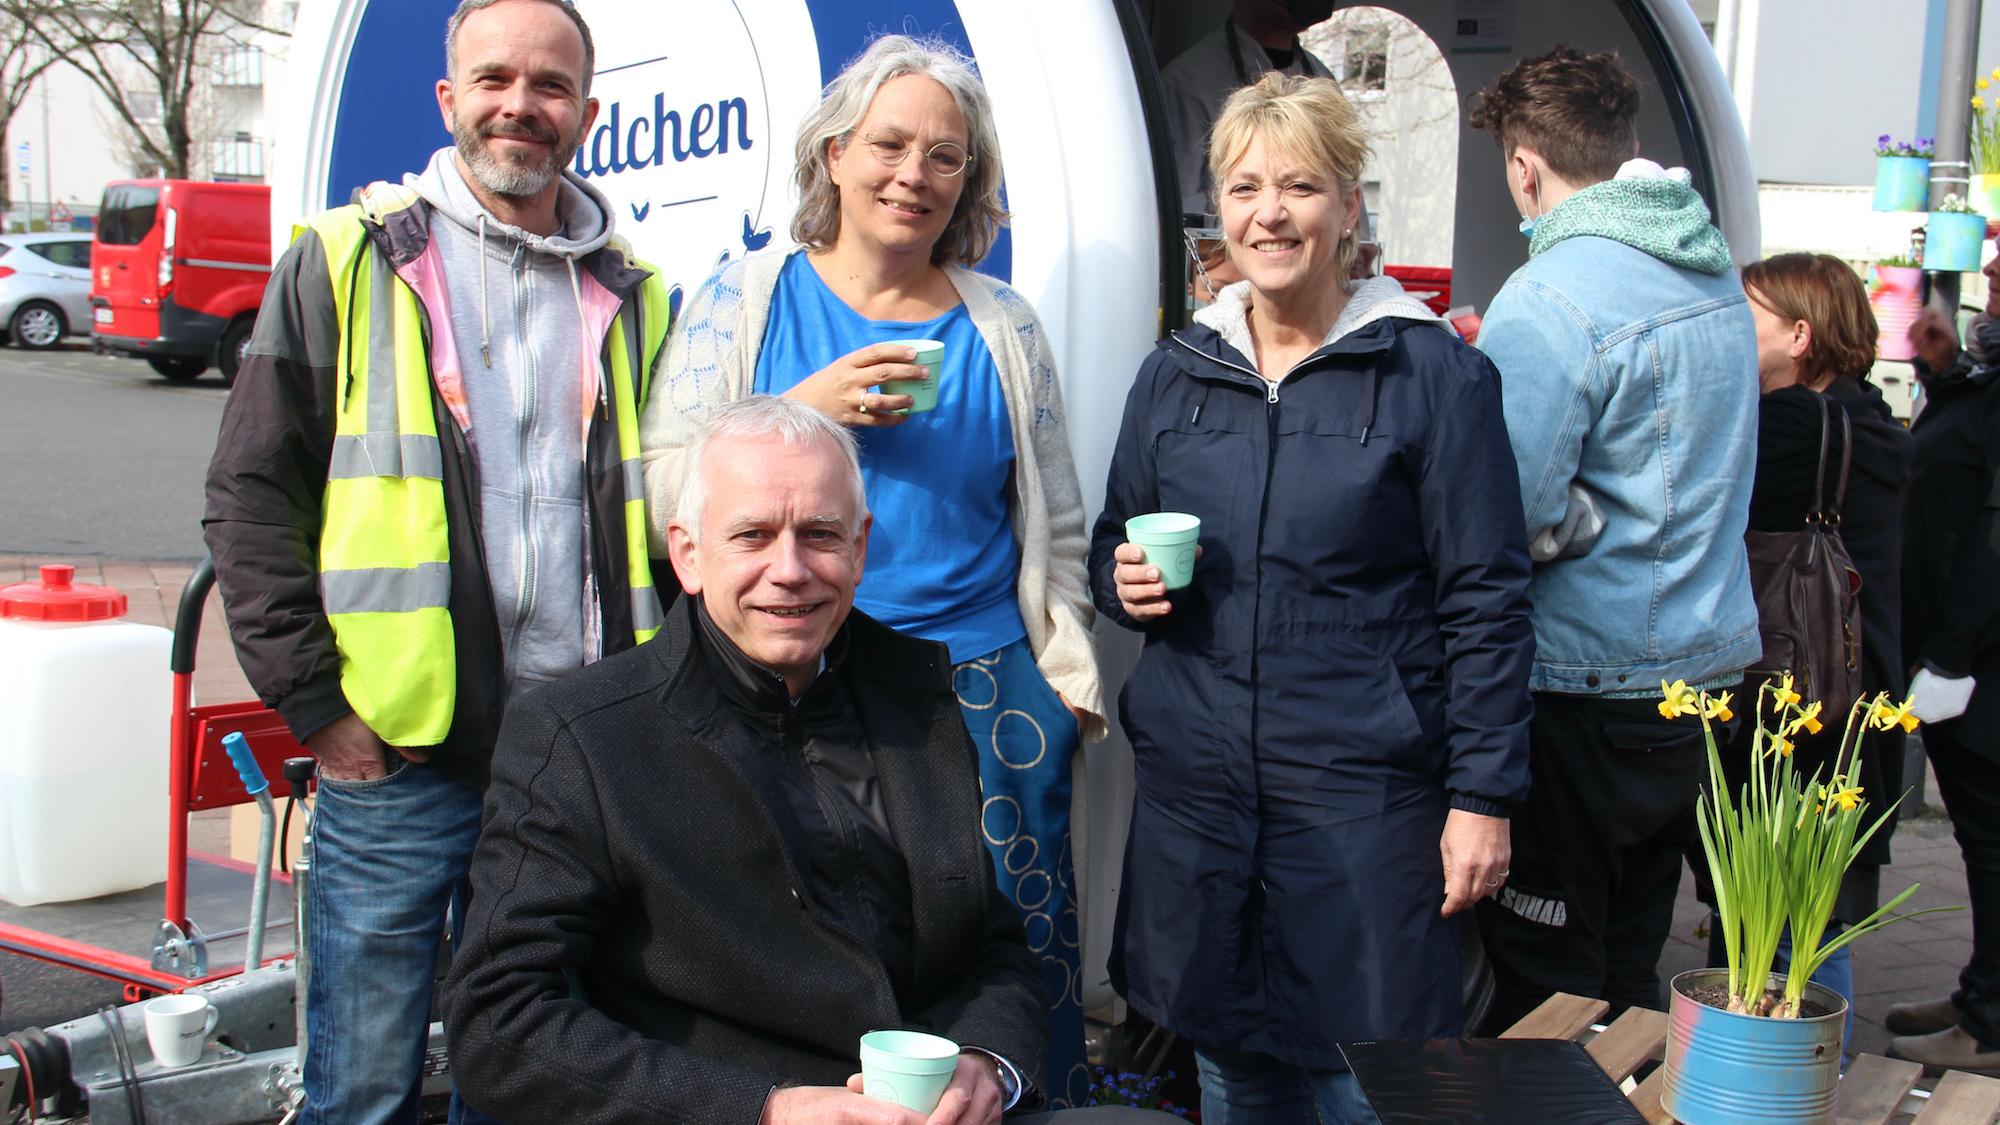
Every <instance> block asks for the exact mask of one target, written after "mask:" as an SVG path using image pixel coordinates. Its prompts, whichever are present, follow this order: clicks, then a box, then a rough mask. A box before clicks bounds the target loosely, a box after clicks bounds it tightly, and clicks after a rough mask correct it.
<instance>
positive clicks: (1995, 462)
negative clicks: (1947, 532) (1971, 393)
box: [1919, 390, 2000, 677]
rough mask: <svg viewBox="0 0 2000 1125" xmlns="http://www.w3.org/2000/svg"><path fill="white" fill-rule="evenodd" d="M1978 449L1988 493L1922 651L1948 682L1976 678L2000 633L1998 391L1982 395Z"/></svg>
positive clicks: (1961, 549)
mask: <svg viewBox="0 0 2000 1125" xmlns="http://www.w3.org/2000/svg"><path fill="white" fill-rule="evenodd" d="M1980 400H1981V401H1980V405H1979V411H1980V417H1979V421H1978V425H1977V429H1976V430H1975V431H1974V433H1975V434H1976V435H1977V440H1976V442H1975V444H1976V445H1977V447H1978V449H1979V455H1980V460H1981V462H1982V464H1981V476H1982V477H1983V478H1984V480H1985V493H1984V495H1983V496H1982V497H1981V499H1980V505H1979V509H1978V511H1977V513H1976V514H1975V515H1974V516H1973V519H1972V526H1971V527H1968V528H1967V529H1966V531H1965V535H1964V536H1963V537H1962V538H1961V539H1960V540H1959V548H1958V558H1957V560H1956V562H1955V563H1954V565H1953V566H1952V570H1951V584H1950V586H1949V587H1947V589H1946V591H1945V595H1944V599H1943V601H1942V602H1940V603H1939V605H1938V614H1937V625H1936V627H1935V628H1934V629H1933V630H1932V631H1931V635H1930V636H1929V637H1927V638H1924V639H1923V640H1922V642H1921V644H1922V647H1921V649H1920V650H1919V651H1920V653H1921V656H1922V660H1923V663H1924V664H1925V665H1926V666H1927V667H1929V668H1930V669H1931V670H1932V671H1934V672H1937V673H1939V674H1940V675H1946V676H1954V677H1956V676H1969V675H1971V674H1972V666H1973V658H1974V657H1975V656H1977V655H1978V653H1979V650H1981V649H1983V648H1986V647H1988V646H1990V645H1992V644H1994V643H1996V641H2000V636H1996V628H2000V390H1984V391H1982V392H1981V393H1980Z"/></svg>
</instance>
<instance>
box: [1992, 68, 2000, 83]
mask: <svg viewBox="0 0 2000 1125" xmlns="http://www.w3.org/2000/svg"><path fill="white" fill-rule="evenodd" d="M1992 77H1993V81H1995V82H2000V66H1996V67H1994V68H1993V76H1992Z"/></svg>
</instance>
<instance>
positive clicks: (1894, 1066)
mask: <svg viewBox="0 0 2000 1125" xmlns="http://www.w3.org/2000/svg"><path fill="white" fill-rule="evenodd" d="M1610 1011H1611V1005H1610V1004H1608V1003H1606V1002H1605V1001H1603V1000H1592V999H1589V998H1588V997H1584V996H1571V995H1569V994H1568V993H1565V992H1558V993H1556V994H1555V995H1554V996H1551V997H1549V998H1548V1000H1546V1001H1544V1002H1543V1004H1542V1006H1541V1007H1539V1008H1536V1009H1535V1010H1534V1011H1532V1012H1529V1013H1528V1014H1527V1015H1526V1016H1525V1017H1523V1018H1522V1020H1521V1022H1519V1023H1517V1024H1515V1025H1514V1026H1513V1027H1510V1028H1508V1029H1507V1031H1506V1032H1505V1033H1504V1034H1502V1035H1501V1036H1500V1037H1501V1038H1502V1039H1572V1040H1574V1039H1582V1038H1583V1037H1584V1036H1585V1035H1587V1034H1588V1033H1589V1032H1590V1029H1591V1027H1592V1026H1593V1025H1594V1024H1596V1023H1597V1022H1598V1021H1599V1020H1602V1019H1603V1018H1604V1017H1605V1015H1606V1014H1608V1013H1609V1012H1610ZM1667 1027H1668V1024H1667V1014H1666V1013H1665V1012H1655V1011H1652V1010H1651V1009H1647V1008H1631V1009H1628V1010H1627V1011H1626V1012H1625V1014H1624V1015H1621V1016H1619V1017H1618V1018H1617V1019H1616V1020H1614V1021H1612V1024H1611V1026H1609V1027H1607V1028H1605V1029H1604V1030H1603V1031H1601V1032H1598V1033H1597V1034H1596V1035H1595V1036H1592V1037H1591V1038H1589V1039H1587V1040H1586V1041H1585V1042H1584V1049H1585V1050H1587V1051H1589V1052H1590V1057H1591V1058H1593V1059H1596V1060H1597V1065H1599V1066H1601V1067H1603V1068H1604V1073H1606V1074H1608V1075H1610V1076H1611V1080H1612V1081H1613V1082H1619V1083H1623V1082H1624V1081H1625V1080H1626V1079H1627V1078H1630V1077H1632V1075H1634V1074H1635V1073H1637V1072H1638V1071H1639V1070H1640V1069H1641V1068H1643V1067H1644V1066H1645V1065H1646V1064H1647V1063H1648V1062H1651V1061H1653V1060H1656V1059H1660V1058H1663V1057H1665V1052H1666V1045H1667ZM1922 1076H1923V1068H1922V1067H1920V1066H1918V1065H1917V1064H1916V1063H1913V1062H1904V1061H1901V1060H1898V1059H1885V1058H1880V1057H1878V1056H1875V1055H1856V1056H1854V1059H1853V1061H1852V1062H1850V1063H1849V1064H1848V1067H1847V1073H1846V1074H1844V1075H1842V1076H1841V1079H1840V1089H1839V1093H1838V1094H1837V1095H1836V1099H1835V1103H1834V1109H1833V1120H1834V1122H1835V1125H1887V1123H1888V1122H1890V1121H1891V1120H1894V1119H1896V1118H1897V1117H1898V1115H1901V1114H1907V1113H1908V1112H1910V1111H1909V1110H1908V1109H1906V1108H1905V1102H1906V1101H1907V1100H1908V1099H1909V1097H1910V1094H1911V1092H1912V1091H1913V1090H1915V1089H1916V1085H1917V1079H1918V1078H1920V1077H1922ZM1665 1083H1666V1070H1665V1069H1664V1068H1661V1067H1655V1068H1654V1069H1653V1072H1652V1074H1650V1075H1648V1076H1647V1077H1646V1079H1645V1080H1644V1081H1642V1082H1640V1083H1639V1084H1638V1085H1637V1086H1635V1087H1633V1089H1632V1092H1631V1093H1630V1094H1629V1095H1627V1096H1628V1097H1629V1099H1630V1100H1631V1102H1632V1105H1633V1107H1634V1108H1636V1109H1638V1111H1639V1113H1640V1115H1641V1116H1643V1117H1645V1119H1646V1120H1647V1121H1648V1122H1649V1123H1651V1125H1673V1120H1674V1119H1673V1118H1672V1117H1671V1116H1669V1115H1668V1114H1667V1112H1666V1111H1665V1110H1664V1109H1661V1108H1660V1091H1661V1088H1662V1087H1663V1086H1664V1085H1665ZM1997 1120H2000V1079H1995V1078H1987V1077H1984V1076H1982V1075H1977V1074H1967V1073H1965V1072H1963V1071H1956V1070H1954V1071H1950V1072H1948V1073H1947V1074H1946V1075H1945V1076H1944V1077H1943V1078H1941V1079H1939V1080H1938V1083H1937V1086H1936V1087H1935V1088H1934V1089H1932V1090H1931V1091H1930V1094H1929V1097H1928V1098H1927V1099H1924V1100H1923V1101H1922V1104H1921V1108H1919V1109H1917V1110H1916V1116H1915V1118H1914V1120H1913V1122H1912V1125H1994V1122H1995V1121H1997Z"/></svg>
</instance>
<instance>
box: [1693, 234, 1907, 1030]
mask: <svg viewBox="0 0 2000 1125" xmlns="http://www.w3.org/2000/svg"><path fill="white" fill-rule="evenodd" d="M1743 289H1744V292H1745V294H1746V295H1748V297H1749V298H1750V313H1751V316H1752V317H1753V318H1754V319H1755V321H1756V324H1757V383H1758V389H1759V390H1760V391H1761V397H1760V398H1759V399H1758V403H1757V474H1756V478H1755V481H1754V483H1753V484H1752V486H1751V492H1750V531H1751V532H1752V533H1757V532H1790V531H1797V530H1799V529H1800V528H1802V527H1804V526H1805V522H1806V517H1807V515H1808V514H1809V513H1810V512H1811V511H1812V509H1813V504H1814V497H1815V496H1816V495H1819V494H1820V490H1821V489H1824V495H1825V497H1826V498H1827V499H1828V500H1829V501H1833V500H1834V498H1835V497H1836V496H1837V495H1838V490H1839V488H1840V486H1841V481H1840V477H1841V464H1840V463H1841V453H1840V450H1841V445H1842V441H1841V415H1842V414H1843V413H1844V414H1845V415H1846V416H1847V425H1848V429H1849V430H1850V432H1851V433H1852V434H1853V454H1852V460H1851V466H1850V469H1849V472H1848V474H1847V492H1846V496H1845V498H1844V500H1840V501H1834V502H1835V503H1837V504H1838V507H1839V512H1840V527H1839V530H1840V538H1841V541H1842V542H1843V543H1844V544H1845V545H1846V547H1847V553H1848V556H1849V558H1850V559H1851V560H1852V561H1853V563H1854V569H1855V570H1856V571H1858V572H1860V574H1861V592H1860V599H1861V665H1862V667H1861V687H1862V691H1863V692H1864V693H1865V694H1867V695H1873V694H1875V693H1876V692H1888V693H1889V695H1890V697H1891V698H1894V699H1901V698H1902V697H1903V691H1904V688H1905V686H1906V684H1905V676H1904V674H1903V665H1902V649H1903V646H1902V613H1903V604H1902V589H1901V585H1900V582H1901V571H1902V553H1903V525H1902V520H1903V495H1904V493H1905V491H1906V490H1907V489H1908V487H1909V483H1910V434H1909V431H1907V430H1905V429H1904V428H1903V424H1902V423H1901V422H1899V421H1897V420H1896V418H1895V416H1894V415H1893V414H1891V413H1890V412H1889V406H1888V404H1887V403H1886V402H1884V401H1883V400H1882V392H1881V391H1880V390H1879V389H1877V388H1876V387H1875V386H1874V385H1873V384H1871V383H1870V382H1869V381H1868V372H1869V369H1870V368H1871V367H1873V366H1874V364H1875V339H1876V334H1877V329H1876V326H1875V314H1874V312H1873V310H1871V309H1870V308H1869V306H1868V294H1867V292H1866V291H1865V290H1864V289H1863V288H1862V286H1861V279H1860V278H1859V277H1857V276H1856V275H1855V273H1854V270H1853V268H1852V267H1850V266H1849V265H1848V264H1847V263H1845V262H1843V261H1841V260H1840V259H1838V258H1835V257H1832V256H1830V255H1827V254H1779V255H1777V256H1776V257H1772V258H1766V259H1764V260H1763V261H1761V262H1754V263H1752V264H1751V265H1749V266H1746V267H1745V268H1744V270H1743ZM1822 402H1823V403H1824V404H1825V407H1826V408H1827V409H1824V410H1823V409H1822ZM1822 426H1826V427H1829V429H1828V441H1827V445H1826V450H1827V454H1826V460H1825V473H1826V475H1825V478H1824V480H1822V481H1815V480H1814V477H1815V476H1816V475H1817V473H1818V471H1819V468H1820V465H1821V456H1820V453H1821V444H1820V439H1821V432H1822ZM1749 690H1750V688H1749V686H1748V685H1747V684H1746V686H1745V688H1744V691H1745V692H1746V694H1747V693H1748V691H1749ZM1823 721H1824V728H1823V729H1822V730H1821V732H1820V733H1819V734H1817V735H1812V734H1807V733H1805V732H1804V731H1800V732H1798V734H1797V735H1796V737H1795V738H1794V739H1793V741H1794V744H1795V745H1796V747H1797V749H1796V750H1795V751H1794V753H1793V761H1794V762H1795V763H1796V766H1795V768H1796V769H1797V770H1798V771H1799V773H1800V775H1801V776H1811V775H1812V774H1813V772H1814V771H1818V772H1819V774H1820V775H1821V777H1822V779H1824V778H1825V777H1826V776H1829V775H1831V774H1832V773H1833V772H1834V770H1835V768H1836V766H1835V763H1834V757H1835V755H1836V753H1837V752H1838V750H1839V747H1840V735H1841V730H1842V728H1843V723H1844V719H1843V717H1842V716H1839V715H1834V716H1827V717H1824V720H1823ZM1754 731H1755V727H1754V725H1753V724H1751V723H1743V724H1740V725H1739V727H1738V728H1737V734H1736V739H1735V742H1734V743H1733V745H1732V747H1731V752H1729V753H1725V754H1724V755H1723V766H1724V769H1725V771H1726V772H1727V773H1728V774H1729V777H1730V786H1731V788H1734V787H1735V786H1736V785H1738V784H1740V783H1741V782H1742V781H1743V780H1744V779H1745V778H1746V776H1747V774H1746V771H1747V770H1748V768H1749V762H1750V752H1751V738H1752V736H1753V734H1754ZM1903 737H1904V736H1903V731H1902V729H1901V728H1900V727H1897V728H1893V729H1891V730H1888V731H1885V732H1876V733H1871V734H1870V735H1869V737H1868V741H1867V743H1866V747H1865V749H1866V752H1865V753H1863V754H1861V755H1860V756H1859V776H1858V777H1856V778H1855V779H1854V782H1853V783H1855V784H1858V785H1860V786H1861V789H1862V792H1863V793H1864V794H1865V795H1866V797H1867V799H1868V802H1869V803H1870V804H1871V805H1873V806H1874V807H1875V808H1878V809H1887V808H1888V807H1889V806H1890V805H1891V804H1893V803H1894V802H1895V800H1896V798H1897V797H1899V796H1901V795H1902V792H1903ZM1894 829H1895V822H1894V821H1893V820H1891V821H1890V822H1889V823H1888V824H1887V825H1885V826H1884V827H1883V829H1882V830H1881V831H1879V832H1877V833H1876V834H1875V835H1874V836H1873V837H1872V838H1871V839H1870V840H1869V841H1868V843H1867V844H1866V846H1864V847H1863V848H1862V850H1861V855H1860V856H1859V858H1857V859H1856V860H1855V862H1854V864H1853V866H1851V867H1849V868H1848V870H1847V876H1846V878H1845V879H1844V880H1843V881H1842V882H1841V885H1840V897H1839V900H1838V901H1837V902H1836V903H1835V905H1834V911H1833V919H1834V921H1833V926H1834V929H1833V930H1832V932H1830V933H1829V934H1828V935H1827V936H1828V937H1831V936H1833V933H1837V932H1838V930H1839V929H1840V928H1841V927H1844V926H1846V925H1849V924H1851V923H1854V922H1857V921H1860V920H1861V919H1863V918H1865V917H1867V916H1868V915H1869V914H1870V913H1871V912H1873V911H1874V909H1875V907H1876V904H1877V903H1878V901H1879V900H1880V897H1881V895H1880V890H1881V871H1882V865H1883V864H1885V863H1887V862H1888V861H1889V835H1890V833H1891V832H1892V831H1894ZM1695 870H1696V871H1697V872H1701V871H1702V870H1703V869H1702V867H1701V866H1700V865H1699V864H1697V865H1696V867H1695ZM1703 884H1704V886H1703V891H1704V897H1706V891H1707V887H1706V879H1705V877H1704V879H1703ZM1790 951H1791V945H1790V939H1789V936H1788V937H1787V939H1786V942H1785V944H1784V945H1782V946H1780V948H1779V952H1778V956H1779V962H1780V963H1779V968H1780V970H1781V971H1782V969H1783V966H1784V965H1785V964H1786V963H1788V962H1789V960H1790ZM1721 958H1722V950H1721V946H1720V944H1719V938H1718V936H1717V934H1716V932H1715V931H1714V930H1713V929H1711V931H1710V943H1709V961H1710V963H1711V964H1715V965H1720V964H1722V959H1721ZM1814 979H1815V980H1817V981H1818V982H1819V983H1820V984H1822V985H1825V986H1826V987H1828V988H1831V989H1833V990H1834V991H1836V992H1838V993H1840V994H1841V995H1842V996H1844V997H1846V998H1847V1000H1848V1009H1847V1012H1848V1015H1847V1020H1848V1023H1847V1026H1848V1031H1849V1032H1850V1034H1851V1033H1852V1031H1853V1027H1854V1005H1853V1001H1854V967H1853V964H1852V962H1851V961H1850V960H1849V958H1848V951H1847V949H1846V948H1845V947H1843V948H1841V949H1840V950H1838V951H1836V952H1835V953H1834V954H1833V956H1832V957H1831V958H1829V959H1828V960H1827V961H1826V962H1825V963H1824V964H1823V965H1821V966H1820V969H1819V971H1818V972H1817V973H1815V974H1814Z"/></svg>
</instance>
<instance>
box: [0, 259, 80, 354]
mask: <svg viewBox="0 0 2000 1125" xmlns="http://www.w3.org/2000/svg"><path fill="white" fill-rule="evenodd" d="M0 324H4V325H6V328H7V336H8V338H10V339H12V340H13V341H14V343H15V344H16V345H17V346H19V347H23V348H52V347H55V346H56V345H57V344H59V343H61V342H62V338H63V337H64V336H87V335H89V334H90V235H89V233H88V232H86V233H83V234H5V235H0Z"/></svg>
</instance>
